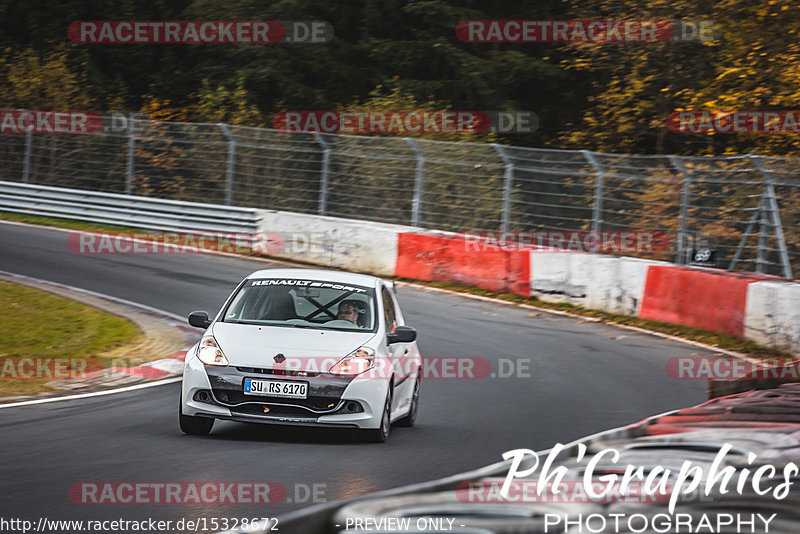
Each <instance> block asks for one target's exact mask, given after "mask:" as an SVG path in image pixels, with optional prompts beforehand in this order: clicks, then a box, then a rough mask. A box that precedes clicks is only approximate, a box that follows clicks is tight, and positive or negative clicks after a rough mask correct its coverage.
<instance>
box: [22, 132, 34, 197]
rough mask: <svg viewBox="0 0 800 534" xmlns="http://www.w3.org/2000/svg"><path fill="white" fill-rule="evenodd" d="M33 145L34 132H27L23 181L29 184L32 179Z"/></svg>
mask: <svg viewBox="0 0 800 534" xmlns="http://www.w3.org/2000/svg"><path fill="white" fill-rule="evenodd" d="M32 145H33V134H32V133H31V132H28V133H26V134H25V155H24V156H23V158H22V183H24V184H27V183H28V182H30V179H31V148H32Z"/></svg>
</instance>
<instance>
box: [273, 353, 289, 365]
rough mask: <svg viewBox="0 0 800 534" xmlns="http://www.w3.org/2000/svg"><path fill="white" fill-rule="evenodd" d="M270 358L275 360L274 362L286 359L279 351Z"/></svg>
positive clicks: (281, 361)
mask: <svg viewBox="0 0 800 534" xmlns="http://www.w3.org/2000/svg"><path fill="white" fill-rule="evenodd" d="M272 359H273V360H275V362H276V363H283V361H284V360H285V359H286V356H284V355H283V354H281V353H278V354H276V355H275V357H274V358H272Z"/></svg>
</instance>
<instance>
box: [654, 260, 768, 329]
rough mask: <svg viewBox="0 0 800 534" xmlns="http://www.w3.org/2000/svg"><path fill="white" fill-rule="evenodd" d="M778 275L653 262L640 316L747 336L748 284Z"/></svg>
mask: <svg viewBox="0 0 800 534" xmlns="http://www.w3.org/2000/svg"><path fill="white" fill-rule="evenodd" d="M761 280H778V279H777V278H775V277H768V276H760V275H754V274H749V273H748V274H739V273H727V272H725V271H716V270H712V269H697V268H688V267H677V266H665V265H651V266H650V267H649V268H648V270H647V281H646V283H645V288H644V297H643V299H642V308H641V311H640V313H639V317H642V318H643V319H652V320H654V321H662V322H665V323H671V324H681V325H685V326H690V327H693V328H700V329H703V330H709V331H711V332H720V333H724V334H730V335H732V336H736V337H743V336H744V312H745V304H746V301H747V286H748V285H749V284H752V283H753V282H758V281H761Z"/></svg>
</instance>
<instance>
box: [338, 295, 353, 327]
mask: <svg viewBox="0 0 800 534" xmlns="http://www.w3.org/2000/svg"><path fill="white" fill-rule="evenodd" d="M336 318H337V319H343V320H345V321H350V322H351V323H353V324H355V325H357V324H358V323H357V321H358V309H357V308H356V305H355V304H353V303H352V302H348V301H344V302H341V303H340V304H339V313H338V314H337V315H336Z"/></svg>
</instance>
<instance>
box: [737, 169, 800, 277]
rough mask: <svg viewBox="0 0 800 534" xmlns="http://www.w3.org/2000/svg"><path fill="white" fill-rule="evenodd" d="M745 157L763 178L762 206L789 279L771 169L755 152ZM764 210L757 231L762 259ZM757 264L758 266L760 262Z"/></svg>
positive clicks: (787, 252) (764, 224)
mask: <svg viewBox="0 0 800 534" xmlns="http://www.w3.org/2000/svg"><path fill="white" fill-rule="evenodd" d="M747 157H748V159H749V160H750V161H751V162H752V163H753V166H754V167H755V168H756V169H757V170H758V172H759V173H760V174H761V176H762V177H763V178H764V193H765V195H766V197H765V198H764V199H763V200H764V203H763V207H764V210H765V212H766V211H767V210H768V211H769V214H770V218H771V219H772V221H771V223H772V226H773V227H774V228H775V240H776V241H777V242H778V255H779V257H780V261H781V267H783V276H784V277H785V278H788V279H790V280H791V279H792V264H791V263H790V262H789V251H788V250H787V249H786V239H785V238H784V236H783V224H782V223H781V214H780V211H779V210H780V208H779V207H778V200H777V198H776V196H775V184H774V182H773V180H772V171H771V170H770V169H767V168H766V167H765V166H764V162H763V161H762V160H761V156H756V155H755V154H749V155H748V156H747ZM765 212H763V213H762V215H761V222H762V229H761V231H760V232H759V242H758V257H759V259H763V258H762V249H764V248H765V247H766V237H765V238H764V240H765V242H764V244H763V246H762V241H761V240H762V235H763V229H764V227H765V226H766V225H767V224H768V223H769V222H770V221H768V220H767V218H766V213H765ZM758 266H760V264H759V265H758ZM758 266H757V267H758ZM758 272H761V271H758Z"/></svg>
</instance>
